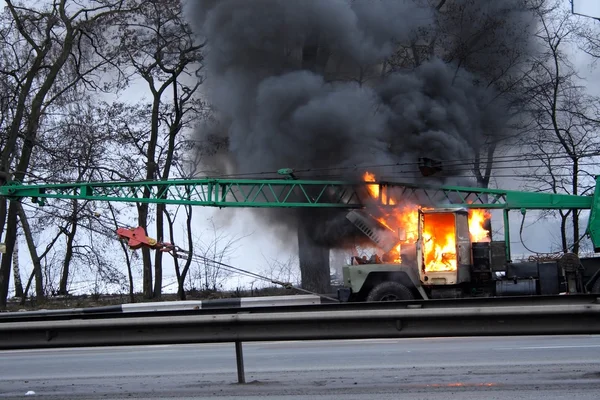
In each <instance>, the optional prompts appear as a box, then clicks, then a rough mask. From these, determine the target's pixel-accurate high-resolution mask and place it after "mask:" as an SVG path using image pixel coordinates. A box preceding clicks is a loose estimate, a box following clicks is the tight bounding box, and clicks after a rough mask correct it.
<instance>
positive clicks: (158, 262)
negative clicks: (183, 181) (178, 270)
mask: <svg viewBox="0 0 600 400" xmlns="http://www.w3.org/2000/svg"><path fill="white" fill-rule="evenodd" d="M164 212H165V205H164V204H157V205H156V239H157V240H163V237H162V236H163V234H164V233H163V232H164ZM162 256H163V253H162V251H155V252H154V297H155V298H158V299H159V298H160V297H161V294H162V260H163V259H162Z"/></svg>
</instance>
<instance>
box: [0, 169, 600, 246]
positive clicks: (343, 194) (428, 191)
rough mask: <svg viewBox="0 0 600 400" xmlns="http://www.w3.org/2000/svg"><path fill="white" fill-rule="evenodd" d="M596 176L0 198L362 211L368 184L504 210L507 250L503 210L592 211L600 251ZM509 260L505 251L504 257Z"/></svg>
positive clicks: (97, 186)
mask: <svg viewBox="0 0 600 400" xmlns="http://www.w3.org/2000/svg"><path fill="white" fill-rule="evenodd" d="M599 183H600V177H598V178H597V179H596V192H595V194H594V196H574V195H565V194H552V193H535V192H521V191H516V190H501V189H484V188H472V187H461V186H431V185H420V184H414V183H398V182H377V183H375V182H368V183H366V182H344V181H312V180H292V179H263V180H257V179H188V180H169V181H141V182H86V183H69V184H52V185H18V184H14V183H11V184H7V185H4V186H0V196H4V197H7V198H9V199H11V200H16V199H19V198H24V197H29V198H31V199H32V200H33V202H34V203H38V204H40V205H43V204H44V200H45V199H50V198H59V199H81V200H95V201H119V202H134V203H163V204H184V205H195V206H209V207H269V208H306V207H308V208H310V207H313V208H342V209H343V208H346V209H347V208H362V207H364V204H365V201H366V200H367V199H369V197H370V196H369V194H368V193H367V190H366V188H367V185H369V186H370V185H378V186H379V193H380V195H379V199H377V201H378V203H379V205H381V206H390V207H392V205H390V204H389V199H390V197H391V198H394V199H396V200H398V201H402V202H408V203H412V204H418V205H421V206H430V207H464V208H473V209H474V208H477V209H499V210H504V223H505V240H506V242H507V249H508V252H509V251H510V247H509V245H510V240H509V236H508V211H509V210H516V209H520V210H521V211H522V212H524V211H525V210H547V209H579V210H591V215H590V220H589V223H588V233H589V234H590V236H591V239H592V242H593V244H594V247H595V248H596V249H597V250H598V249H600V218H599V217H600V204H598V202H597V201H596V199H600V185H599ZM509 256H510V253H509Z"/></svg>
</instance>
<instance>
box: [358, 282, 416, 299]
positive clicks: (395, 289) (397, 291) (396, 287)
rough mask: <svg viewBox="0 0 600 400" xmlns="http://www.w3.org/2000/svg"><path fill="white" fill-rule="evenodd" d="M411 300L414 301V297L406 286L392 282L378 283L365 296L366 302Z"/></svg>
mask: <svg viewBox="0 0 600 400" xmlns="http://www.w3.org/2000/svg"><path fill="white" fill-rule="evenodd" d="M412 299H414V296H413V294H412V292H411V291H410V290H409V289H408V288H407V287H406V286H404V285H402V284H401V283H398V282H392V281H389V282H383V283H380V284H379V285H377V286H375V287H374V288H373V289H371V291H370V292H369V295H368V296H367V301H398V300H412Z"/></svg>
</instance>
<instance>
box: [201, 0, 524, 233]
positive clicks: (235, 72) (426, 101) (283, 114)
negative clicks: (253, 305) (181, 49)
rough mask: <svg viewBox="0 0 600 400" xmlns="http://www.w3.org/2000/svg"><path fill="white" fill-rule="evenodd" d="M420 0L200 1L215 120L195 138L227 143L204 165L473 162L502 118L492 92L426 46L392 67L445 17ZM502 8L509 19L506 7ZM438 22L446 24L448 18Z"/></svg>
mask: <svg viewBox="0 0 600 400" xmlns="http://www.w3.org/2000/svg"><path fill="white" fill-rule="evenodd" d="M518 1H519V0H515V1H505V2H497V1H491V2H483V3H486V4H488V3H489V5H488V6H487V7H480V8H478V9H480V10H482V12H484V13H485V15H486V16H489V15H490V11H494V9H495V8H501V6H495V5H493V4H498V3H502V4H513V3H514V4H516V3H517V2H518ZM421 3H426V2H423V1H421V0H412V1H411V0H406V1H398V0H390V1H384V0H379V1H377V0H374V1H360V0H302V1H293V0H253V1H246V0H223V1H217V0H210V1H199V2H198V3H197V5H196V9H195V19H196V22H197V23H198V27H199V29H200V30H201V32H202V34H203V35H205V36H206V38H207V40H208V47H209V53H208V54H207V55H206V62H207V69H208V79H207V81H206V87H207V96H208V99H209V101H210V102H211V103H212V104H213V105H214V107H215V109H216V110H217V113H218V120H219V122H220V123H219V124H218V126H217V127H216V128H215V127H214V126H213V127H203V128H202V129H199V132H198V135H199V136H200V140H203V141H205V143H213V144H214V143H221V144H223V143H225V144H226V146H222V147H215V148H213V149H208V152H209V154H210V157H208V156H207V157H205V158H203V160H202V162H203V163H204V164H205V165H206V166H208V167H212V168H213V169H215V170H219V172H220V173H251V172H262V171H276V170H277V169H279V168H284V167H292V168H298V169H305V168H314V169H317V168H321V169H322V168H338V167H345V166H360V165H373V164H392V163H399V162H400V163H402V162H412V161H416V159H417V158H418V157H428V158H432V159H438V160H440V161H444V160H457V159H472V158H473V157H474V155H475V153H476V152H477V151H478V149H479V148H480V146H481V145H482V143H483V141H484V139H485V137H486V135H488V136H489V135H497V134H500V133H501V132H502V130H503V129H504V125H505V122H506V119H507V118H506V117H505V112H503V111H502V110H501V109H500V108H499V106H498V103H492V102H491V101H490V99H491V96H492V95H493V93H491V92H492V91H491V90H489V89H482V88H480V87H478V86H477V85H475V84H474V82H476V81H477V79H478V77H477V76H473V75H471V74H470V73H469V72H467V71H465V70H464V69H462V68H458V66H457V65H456V63H452V62H443V61H441V60H440V59H437V58H436V57H435V56H433V55H431V54H430V55H429V60H428V61H425V62H420V63H418V64H419V65H418V66H417V67H415V68H412V69H405V70H400V71H395V72H393V73H390V72H389V70H388V69H387V68H386V63H387V60H388V58H389V57H390V56H392V55H393V54H394V53H395V52H396V51H397V49H398V48H399V46H401V45H402V44H405V45H406V46H407V47H411V45H412V47H414V48H417V47H418V46H419V43H418V42H416V41H415V38H416V37H417V32H420V33H422V32H433V31H434V30H435V29H436V23H437V25H438V28H439V26H441V25H440V24H439V22H440V21H439V20H438V19H436V17H435V15H434V13H433V12H432V8H430V7H429V6H420V4H421ZM451 3H453V4H467V3H469V4H470V3H472V1H470V0H464V1H458V0H457V1H453V2H451ZM475 3H479V2H475ZM473 7H475V8H477V7H476V6H473ZM502 17H503V18H504V20H503V23H505V24H506V23H507V22H506V21H508V22H510V15H509V14H503V15H502ZM519 18H520V17H519ZM515 20H516V21H518V18H516V19H515ZM443 22H444V24H443V28H444V29H445V30H446V31H447V30H449V29H451V28H450V27H449V26H451V25H452V23H451V22H452V21H451V20H450V21H449V20H444V21H443ZM469 23H470V24H475V23H476V20H475V21H470V22H469ZM521 30H522V29H521ZM511 32H513V31H511ZM425 36H427V35H425ZM430 36H433V35H430ZM486 43H487V42H486ZM422 47H423V46H421V48H422ZM417 53H418V51H415V60H416V58H417V56H416V54H417ZM487 57H489V55H487ZM471 64H476V65H479V64H477V63H475V62H471ZM204 150H205V151H206V150H207V149H204ZM225 166H226V167H227V170H223V168H224V167H225ZM361 172H362V171H361ZM445 172H446V173H452V171H448V170H445ZM323 212H325V213H329V211H323ZM325 219H326V220H327V219H328V218H325ZM329 220H330V219H329ZM321 228H323V227H321ZM317 230H319V229H317ZM325 230H326V229H320V231H325Z"/></svg>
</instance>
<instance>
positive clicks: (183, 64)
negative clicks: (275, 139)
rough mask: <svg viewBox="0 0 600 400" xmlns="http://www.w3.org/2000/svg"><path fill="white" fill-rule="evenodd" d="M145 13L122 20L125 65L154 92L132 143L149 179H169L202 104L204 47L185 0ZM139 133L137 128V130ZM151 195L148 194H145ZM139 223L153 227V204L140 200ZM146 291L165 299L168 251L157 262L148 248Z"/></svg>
mask: <svg viewBox="0 0 600 400" xmlns="http://www.w3.org/2000/svg"><path fill="white" fill-rule="evenodd" d="M140 10H141V11H140V14H138V15H137V16H136V17H135V18H128V19H124V20H122V21H121V25H120V35H121V37H122V38H123V47H124V49H125V51H124V52H123V53H122V59H121V65H122V66H123V68H124V70H126V71H131V76H135V77H139V78H141V79H142V80H143V81H144V82H145V83H146V84H147V88H148V90H149V92H150V98H151V100H150V104H149V105H148V107H147V109H148V114H149V115H148V116H149V119H148V125H149V127H148V128H147V129H146V130H145V131H144V133H143V136H139V135H136V134H132V135H131V137H130V142H131V143H132V145H133V147H134V149H135V150H136V152H137V153H138V155H140V156H141V157H142V158H143V163H144V165H145V172H144V175H143V178H144V179H147V180H156V179H160V180H167V179H169V178H170V177H171V174H172V166H173V163H174V160H175V158H176V157H177V152H178V148H177V145H178V143H179V142H178V137H179V136H180V135H181V134H182V132H183V131H184V130H185V128H186V127H188V126H189V125H190V123H191V122H192V121H193V120H194V118H195V117H196V116H197V113H198V112H199V111H200V109H201V107H202V103H201V102H200V101H199V100H198V98H197V96H196V92H197V90H198V87H199V85H200V84H201V83H202V80H201V79H197V78H198V77H199V76H200V75H199V73H200V70H201V68H202V63H201V62H202V52H201V51H202V49H203V46H204V44H203V43H199V42H198V40H197V38H196V37H195V36H194V34H193V33H192V31H191V28H190V26H189V25H188V23H187V22H186V21H185V18H184V15H183V8H182V4H181V1H180V0H149V1H144V2H140ZM131 133H133V131H131ZM149 195H150V193H149V192H148V191H146V192H144V197H148V196H149ZM137 209H138V223H139V225H140V226H141V227H143V228H144V229H147V227H148V223H149V212H150V206H149V205H148V204H147V203H140V204H138V207H137ZM164 215H165V205H163V204H158V205H156V213H155V224H156V236H157V237H158V238H163V237H164ZM142 257H143V263H144V278H143V290H144V296H145V297H147V298H151V297H160V295H161V288H162V253H161V252H156V254H155V257H154V288H153V287H152V260H151V257H150V252H149V250H148V249H144V250H143V251H142Z"/></svg>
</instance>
